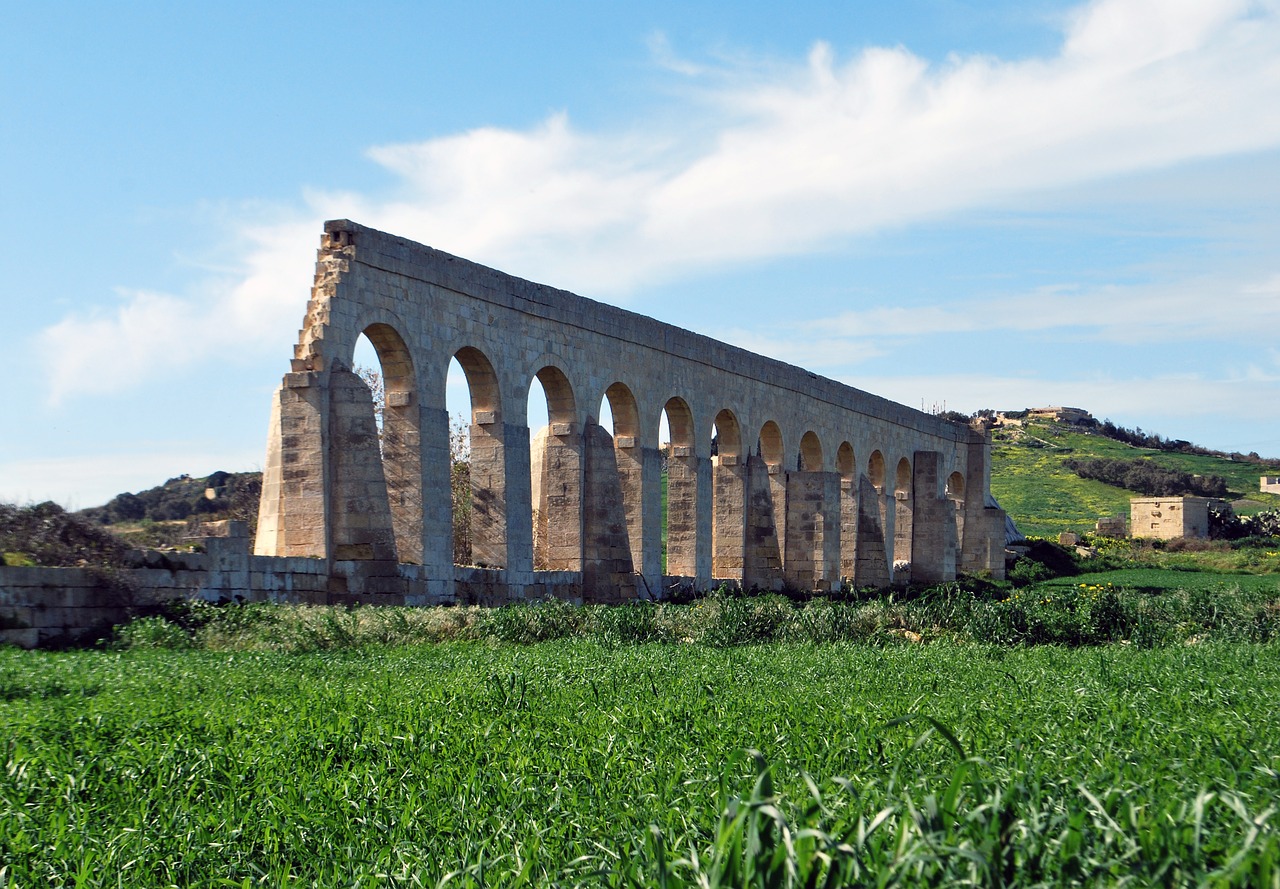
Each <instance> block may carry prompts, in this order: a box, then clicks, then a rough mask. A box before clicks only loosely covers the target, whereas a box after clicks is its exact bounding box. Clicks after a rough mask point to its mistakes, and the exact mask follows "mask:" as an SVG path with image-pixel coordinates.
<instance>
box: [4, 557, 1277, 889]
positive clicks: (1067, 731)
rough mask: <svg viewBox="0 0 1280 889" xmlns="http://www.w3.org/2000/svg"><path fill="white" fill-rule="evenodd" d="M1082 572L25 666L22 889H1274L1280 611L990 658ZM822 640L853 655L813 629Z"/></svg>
mask: <svg viewBox="0 0 1280 889" xmlns="http://www.w3.org/2000/svg"><path fill="white" fill-rule="evenodd" d="M1065 580H1066V579H1060V580H1059V581H1056V582H1055V583H1059V584H1062V585H1060V586H1057V587H1055V586H1053V585H1052V584H1050V585H1039V586H1035V587H1026V588H1023V589H1021V590H1017V591H1013V592H1010V593H1007V595H1008V596H1009V598H1008V599H1006V600H1003V601H992V602H986V601H984V600H982V599H981V598H980V597H975V596H974V595H971V594H968V593H963V592H961V591H959V590H953V591H952V592H951V594H950V595H948V596H946V597H944V598H945V599H950V600H954V601H951V602H950V603H949V604H948V603H946V602H943V601H940V600H938V598H937V597H936V596H935V597H933V598H930V597H924V598H921V599H917V600H913V601H912V602H907V603H898V604H895V605H892V606H889V605H885V604H883V603H880V604H876V603H855V602H848V603H830V602H825V603H824V602H818V601H814V602H807V603H792V602H787V601H783V600H778V599H777V598H776V597H759V598H726V597H712V598H711V599H709V600H703V601H702V602H700V603H698V604H695V605H687V606H670V607H668V611H669V612H670V613H665V612H664V611H663V610H662V609H663V608H664V606H643V607H641V606H632V607H630V608H621V609H574V608H572V607H571V606H563V605H542V606H522V607H518V608H511V609H502V610H500V611H497V612H483V613H482V612H480V611H479V610H478V609H477V610H474V611H473V610H467V609H435V610H432V611H430V612H428V611H427V610H417V611H414V610H410V609H403V610H397V609H356V610H354V611H343V610H341V609H312V610H309V611H300V610H297V609H285V608H275V609H272V608H263V609H252V608H251V609H236V608H231V609H221V610H220V609H209V611H211V612H213V614H208V613H205V614H201V615H198V616H196V617H191V616H189V615H188V616H185V617H184V616H183V615H171V617H172V618H173V620H167V619H165V618H151V619H149V620H148V621H143V622H140V623H138V624H135V625H134V626H133V627H132V628H130V629H127V630H125V631H123V632H122V633H121V634H119V637H118V640H117V646H118V647H119V649H120V650H108V649H102V650H81V651H68V652H23V651H18V650H3V651H0V757H2V758H3V766H4V771H3V773H2V774H0V862H2V863H0V886H24V887H25V886H37V885H39V886H120V885H123V886H132V887H152V886H155V887H161V886H196V885H199V886H218V885H223V886H313V885H319V886H441V885H448V886H476V887H478V886H519V885H564V886H573V885H584V886H654V887H657V886H685V885H687V886H695V885H698V886H919V885H981V886H1048V885H1067V884H1081V885H1102V886H1113V885H1173V886H1194V885H1222V886H1275V885H1277V881H1280V834H1278V833H1277V831H1276V824H1275V821H1276V817H1277V816H1276V804H1277V800H1280V732H1277V731H1276V730H1275V718H1274V713H1275V710H1274V707H1275V701H1276V700H1277V698H1278V697H1280V646H1277V645H1275V644H1274V643H1273V642H1269V641H1246V639H1247V637H1248V636H1249V634H1250V633H1251V632H1253V633H1255V635H1256V636H1257V637H1258V638H1259V639H1263V640H1265V639H1270V638H1273V636H1272V635H1271V630H1268V629H1265V628H1264V629H1263V630H1262V631H1258V630H1257V626H1261V625H1262V624H1257V621H1258V620H1259V617H1258V615H1263V616H1264V617H1265V615H1266V608H1267V607H1268V603H1269V602H1274V600H1275V598H1276V590H1275V589H1274V588H1271V589H1270V591H1268V590H1265V589H1264V590H1258V591H1255V592H1253V593H1249V592H1242V591H1239V590H1236V589H1233V590H1229V591H1223V590H1222V589H1221V588H1218V590H1217V592H1216V593H1214V594H1213V595H1214V596H1219V597H1220V596H1226V597H1227V598H1226V599H1224V600H1223V601H1226V602H1229V603H1230V604H1231V607H1232V609H1234V610H1240V609H1245V610H1246V611H1248V610H1249V609H1251V608H1252V609H1254V610H1253V611H1251V612H1250V613H1249V616H1248V620H1247V621H1243V620H1239V621H1238V620H1235V619H1234V618H1232V619H1230V620H1226V619H1223V620H1222V622H1221V623H1220V625H1218V626H1217V628H1214V626H1213V624H1212V619H1211V616H1207V615H1205V614H1204V613H1202V611H1199V610H1197V608H1199V606H1198V605H1196V601H1195V594H1194V593H1193V592H1184V593H1178V592H1176V591H1169V590H1162V591H1160V592H1159V593H1130V592H1128V591H1126V592H1125V593H1124V594H1123V595H1121V596H1119V597H1116V601H1117V602H1119V603H1121V604H1122V605H1124V606H1125V607H1127V608H1130V609H1131V610H1132V615H1133V616H1134V618H1135V620H1139V623H1134V624H1132V625H1131V626H1130V628H1129V638H1123V639H1118V640H1117V641H1114V642H1110V643H1101V644H1079V645H1074V646H1073V645H1068V644H1054V645H1034V644H1024V643H1016V642H1015V643H1012V644H1009V643H1006V644H993V643H990V642H976V641H972V639H974V638H976V635H977V634H978V633H979V632H986V633H988V634H992V635H993V637H994V636H996V635H998V634H999V632H1001V630H1000V627H1001V626H1004V627H1005V628H1006V629H1007V628H1009V627H1014V626H1015V625H1021V626H1022V627H1023V628H1024V629H1025V628H1026V626H1027V624H1026V622H1025V620H1026V619H1027V618H1029V617H1031V618H1035V619H1037V620H1041V621H1042V622H1044V621H1049V623H1046V624H1045V626H1047V627H1050V628H1051V627H1052V626H1056V625H1054V624H1052V621H1050V617H1051V616H1052V615H1053V614H1060V615H1062V614H1066V613H1067V609H1068V608H1069V609H1070V610H1071V611H1072V612H1080V611H1084V612H1086V613H1087V612H1088V611H1089V609H1090V607H1092V606H1091V604H1090V603H1091V602H1096V601H1098V600H1099V597H1100V596H1102V594H1101V593H1099V591H1098V590H1096V589H1090V587H1098V586H1099V584H1096V583H1090V582H1088V580H1087V579H1083V578H1072V579H1071V580H1072V581H1073V583H1072V584H1071V585H1069V586H1068V585H1065ZM1081 583H1083V584H1084V586H1083V587H1082V586H1081ZM1103 590H1104V591H1105V587H1103ZM1015 594H1016V595H1017V597H1018V598H1020V599H1021V598H1023V597H1025V599H1026V600H1032V599H1034V600H1035V601H1034V602H1031V601H1024V602H1023V603H1021V604H1019V602H1018V601H1017V600H1015V599H1014V598H1013V596H1014V595H1015ZM1179 596H1181V597H1183V599H1185V601H1183V602H1182V604H1181V605H1177V606H1176V607H1175V606H1174V605H1170V608H1171V613H1170V614H1169V615H1167V616H1166V617H1167V618H1168V620H1169V622H1168V623H1167V624H1166V625H1162V626H1163V629H1162V630H1161V631H1160V632H1158V633H1156V632H1148V633H1146V634H1145V635H1144V634H1143V632H1142V631H1140V630H1139V629H1137V628H1139V627H1140V617H1139V616H1140V614H1141V611H1142V608H1143V607H1146V606H1144V605H1142V603H1143V602H1146V601H1147V600H1151V599H1161V598H1166V599H1167V601H1168V602H1171V603H1172V602H1174V601H1175V600H1176V599H1178V598H1179ZM1073 597H1074V598H1073ZM1102 597H1103V598H1105V596H1102ZM1231 597H1235V598H1231ZM965 599H969V600H972V602H974V603H977V604H974V605H962V604H961V601H962V600H965ZM1068 599H1070V600H1071V601H1070V602H1069V603H1068V602H1067V600H1068ZM1045 600H1049V601H1047V602H1046V601H1045ZM895 608H896V609H898V610H897V611H893V610H892V609H895ZM965 608H968V609H969V610H970V611H971V612H972V614H973V615H985V616H986V617H984V618H981V619H979V618H974V617H972V616H971V617H970V618H968V619H967V620H970V621H971V623H969V624H962V623H961V621H962V620H963V619H964V618H963V612H964V609H965ZM988 608H991V609H995V608H1000V609H1004V611H1003V612H1002V613H1003V614H1004V615H1005V618H1006V621H1005V623H1004V624H992V623H991V614H992V613H993V612H991V611H988V610H986V609H988ZM868 609H880V611H878V612H875V613H877V614H879V618H878V619H877V620H878V621H879V624H878V625H876V624H877V621H876V620H872V619H871V618H869V617H868V616H867V615H868ZM397 612H399V614H398V616H396V614H397ZM842 613H843V615H844V619H843V621H841V620H839V619H837V615H840V614H842ZM948 614H950V615H951V620H952V622H953V628H952V629H947V628H946V626H945V622H946V620H947V615H948ZM1015 614H1020V615H1021V616H1022V617H1021V618H1020V619H1019V620H1022V623H1021V624H1019V623H1018V620H1013V619H1012V618H1011V617H1010V615H1015ZM605 615H608V616H605ZM806 615H807V616H806ZM859 615H861V617H860V618H859ZM1036 615H1039V617H1038V618H1036ZM1114 619H1118V618H1114ZM823 620H825V621H827V622H828V623H826V624H825V626H826V627H827V628H828V629H827V631H828V633H830V632H831V628H832V627H844V628H845V629H846V631H847V635H849V636H850V638H854V637H856V638H858V640H859V641H855V642H848V641H832V642H815V641H812V638H810V639H809V640H807V641H806V640H804V639H803V638H802V636H803V633H804V632H805V630H804V628H805V627H808V630H807V632H809V633H810V634H811V636H812V634H813V633H814V632H816V631H815V629H814V628H815V627H821V626H824V624H822V621H823ZM983 620H986V621H987V622H986V623H983ZM1061 620H1065V618H1060V619H1059V622H1061ZM184 621H185V623H184ZM1188 622H1190V623H1191V625H1189V626H1188V625H1187V624H1188ZM1197 622H1198V623H1197ZM1264 623H1265V621H1264ZM1085 625H1086V622H1085V621H1083V620H1082V621H1077V622H1076V623H1075V624H1072V625H1071V626H1074V627H1076V630H1072V632H1078V631H1079V628H1080V627H1084V626H1085ZM909 626H914V627H915V628H916V630H918V631H919V632H918V633H915V632H914V631H912V630H910V629H907V628H906V627H909ZM930 626H933V629H930ZM961 626H968V627H969V629H968V630H967V631H963V632H962V631H961V630H960V629H955V627H961ZM1251 627H1253V629H1250V628H1251ZM566 628H567V629H566ZM1060 629H1061V628H1060V627H1059V630H1060ZM1046 632H1047V630H1046ZM676 633H687V634H694V635H696V636H697V638H696V639H694V638H693V637H692V636H686V637H684V638H683V639H682V638H678V637H677V636H676V635H675V634H676ZM913 633H914V635H913ZM835 635H838V634H835ZM1081 638H1083V637H1081ZM432 639H434V640H441V639H445V640H452V641H429V640H432ZM646 639H662V640H665V641H645V640H646ZM762 639H768V640H769V641H758V640H762ZM913 639H915V640H923V641H911V640H913ZM930 639H932V640H933V641H932V642H929V640H930ZM379 640H381V641H379ZM406 640H413V641H415V642H416V644H410V645H406V644H402V643H403V642H405V641H406ZM538 640H542V641H538ZM753 640H755V641H753Z"/></svg>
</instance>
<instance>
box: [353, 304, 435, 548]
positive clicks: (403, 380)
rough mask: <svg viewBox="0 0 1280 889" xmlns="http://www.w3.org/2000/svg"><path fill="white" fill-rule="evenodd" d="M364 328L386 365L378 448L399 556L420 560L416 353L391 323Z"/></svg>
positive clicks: (376, 399) (419, 448)
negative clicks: (414, 357) (414, 355)
mask: <svg viewBox="0 0 1280 889" xmlns="http://www.w3.org/2000/svg"><path fill="white" fill-rule="evenodd" d="M362 333H363V335H364V336H365V338H366V339H368V340H369V342H370V343H371V344H372V345H373V348H374V351H375V352H376V353H377V355H378V364H379V365H380V366H381V368H382V381H381V382H382V392H381V396H380V400H381V402H382V403H381V405H379V404H377V401H378V400H379V397H378V395H377V394H376V393H375V395H374V400H375V404H374V409H375V411H377V409H378V408H381V410H382V417H381V429H380V432H379V436H380V438H379V449H380V452H381V456H382V472H383V476H384V478H385V480H386V486H387V502H388V506H389V507H390V509H391V526H392V531H393V533H394V536H395V546H396V558H397V560H398V561H400V562H408V563H412V564H421V563H422V559H423V541H422V527H423V525H422V521H423V516H422V506H423V490H422V486H423V482H422V449H421V444H420V442H421V423H422V415H421V411H420V409H419V407H420V404H419V402H420V397H419V394H418V392H417V377H416V375H415V373H414V366H413V357H412V355H411V354H410V352H409V347H408V346H407V345H406V344H405V341H404V338H403V337H402V336H401V335H400V333H399V331H397V330H396V328H395V327H393V326H392V325H391V324H388V323H385V322H381V321H378V322H374V323H371V324H369V325H368V326H367V327H365V328H364V330H363V331H362ZM366 382H367V381H366Z"/></svg>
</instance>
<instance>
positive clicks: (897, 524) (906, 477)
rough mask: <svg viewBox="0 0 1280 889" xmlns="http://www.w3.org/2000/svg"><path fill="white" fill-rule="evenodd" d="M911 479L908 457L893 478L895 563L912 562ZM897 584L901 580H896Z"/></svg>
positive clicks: (913, 510)
mask: <svg viewBox="0 0 1280 889" xmlns="http://www.w3.org/2000/svg"><path fill="white" fill-rule="evenodd" d="M912 488H913V485H912V478H911V461H910V460H908V459H907V458H906V457H902V458H901V459H899V460H898V466H897V469H896V470H895V471H894V476H893V502H894V519H893V561H894V562H908V563H909V562H910V561H911V539H912V534H913V533H914V528H915V522H914V516H915V509H914V503H913V500H912V498H913V496H914V493H915V492H914V491H913V490H912ZM894 580H895V582H897V581H899V580H900V578H898V577H896V576H895V578H894Z"/></svg>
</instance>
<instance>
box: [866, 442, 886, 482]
mask: <svg viewBox="0 0 1280 889" xmlns="http://www.w3.org/2000/svg"><path fill="white" fill-rule="evenodd" d="M867 478H869V479H870V480H871V484H873V485H875V486H876V490H877V491H884V454H882V453H880V452H879V451H878V450H877V451H872V452H871V456H870V457H868V458H867Z"/></svg>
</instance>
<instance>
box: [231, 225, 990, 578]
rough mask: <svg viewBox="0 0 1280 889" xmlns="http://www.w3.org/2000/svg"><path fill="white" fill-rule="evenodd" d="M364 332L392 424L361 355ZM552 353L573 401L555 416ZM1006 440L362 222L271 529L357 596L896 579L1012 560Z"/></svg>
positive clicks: (287, 415) (295, 394)
mask: <svg viewBox="0 0 1280 889" xmlns="http://www.w3.org/2000/svg"><path fill="white" fill-rule="evenodd" d="M362 333H363V334H365V335H366V336H367V337H368V339H369V340H370V341H371V342H372V343H373V344H374V346H375V348H376V349H377V352H378V356H379V359H380V362H381V364H382V369H383V377H384V383H385V388H386V396H385V408H384V414H383V425H382V432H381V439H380V438H379V432H378V429H377V426H376V423H375V414H374V405H373V400H372V396H371V394H370V391H369V389H368V387H367V386H366V385H365V384H364V383H363V382H362V381H361V379H360V378H359V377H358V376H357V375H356V374H355V373H354V372H353V370H352V355H353V351H354V349H355V346H356V340H357V338H358V337H359V336H360V335H361V334H362ZM452 358H456V359H457V360H458V362H459V364H460V365H461V366H462V368H463V370H464V372H465V375H466V380H467V385H468V388H469V390H470V394H471V417H470V421H471V424H470V435H471V457H470V458H471V469H470V474H471V486H472V512H471V534H472V540H473V543H472V553H473V556H472V561H473V562H474V563H475V565H473V566H455V565H454V561H453V519H452V505H451V498H450V495H449V491H450V472H451V460H450V449H449V435H450V421H449V415H448V412H447V409H446V406H445V384H446V377H447V374H448V368H449V364H450V359H452ZM535 377H536V378H537V380H538V381H539V382H540V383H541V385H542V388H543V390H544V392H545V393H546V396H547V406H548V421H549V422H548V426H547V428H546V429H545V430H544V431H542V432H541V433H540V434H538V435H536V436H534V437H533V438H532V439H531V435H530V430H529V427H528V420H527V416H526V406H527V403H528V396H529V391H530V386H531V385H532V382H533V380H534V378H535ZM605 399H607V403H608V405H609V408H610V412H611V413H612V418H613V431H612V433H610V432H609V431H608V430H607V429H606V428H604V427H602V426H601V425H600V417H599V413H600V406H601V403H602V401H603V400H605ZM664 410H665V412H666V416H667V421H668V427H669V431H670V439H671V441H670V448H669V450H668V452H667V453H666V454H665V455H664V453H663V451H662V450H661V449H660V444H659V440H658V438H659V419H660V417H661V416H662V413H663V411H664ZM988 452H989V443H988V439H987V435H986V430H985V428H983V427H982V426H981V425H977V426H975V427H973V428H969V427H966V426H961V425H957V424H955V423H951V422H948V421H945V420H942V419H941V418H938V417H935V416H931V415H929V414H925V413H923V412H920V411H916V410H912V409H910V408H908V407H905V406H902V405H899V404H895V403H893V402H890V401H888V400H886V399H883V398H878V397H876V396H874V395H870V394H868V393H866V392H862V391H859V390H857V389H854V388H851V387H848V386H845V385H842V384H840V383H837V382H834V381H832V380H829V379H825V378H823V377H819V376H817V375H815V374H812V373H809V372H807V371H805V370H802V369H801V368H798V367H794V366H791V365H787V364H783V363H781V362H778V361H774V360H772V359H768V358H765V357H763V356H760V355H756V354H753V353H751V352H747V351H745V350H743V349H739V348H736V347H734V346H730V345H727V344H725V343H721V342H717V341H715V340H712V339H709V338H708V337H704V336H700V335H697V334H694V333H691V332H689V331H687V330H683V329H680V328H678V327H675V326H672V325H669V324H663V323H660V322H658V321H655V320H653V319H651V318H647V317H644V316H642V315H638V314H635V313H633V312H628V311H625V310H622V309H618V308H615V307H612V306H608V305H604V304H601V303H597V302H593V301H591V300H588V299H584V298H582V297H579V296H576V295H574V294H571V293H567V292H565V291H561V290H556V289H553V288H551V287H546V286H543V285H539V284H534V283H531V282H529V281H525V280H522V279H519V278H515V277H512V276H509V275H506V274H503V273H501V272H498V271H495V270H493V269H489V268H486V267H484V266H480V265H477V264H475V263H472V262H468V261H466V260H464V259H459V258H457V257H454V256H450V255H448V254H446V253H442V252H440V251H437V250H433V249H431V248H429V247H425V246H422V245H420V244H415V243H413V242H411V241H407V240H404V239H401V238H397V237H394V236H391V235H388V234H384V233H382V232H379V231H375V230H373V229H370V228H366V227H363V226H360V225H357V224H355V223H352V222H349V221H346V220H339V221H332V222H328V223H326V225H325V233H324V235H323V238H322V242H321V248H320V251H319V255H318V262H317V266H316V278H315V285H314V288H313V290H312V295H311V299H310V301H309V302H308V305H307V314H306V320H305V322H304V326H303V329H302V331H301V332H300V335H299V340H298V343H297V345H296V347H295V349H294V357H293V360H292V367H291V371H290V372H289V373H288V374H286V375H285V377H284V381H283V383H282V384H281V386H280V388H279V389H278V390H277V392H276V395H275V399H274V402H273V408H272V418H271V429H270V435H269V440H268V450H267V461H266V468H265V472H264V477H263V495H262V502H261V507H260V511H259V522H258V533H257V539H256V542H255V551H256V553H257V554H258V555H270V556H309V557H316V558H321V559H325V560H327V564H328V571H329V576H330V590H331V593H334V594H336V595H338V596H342V595H349V596H360V597H364V596H370V595H373V596H376V595H378V594H392V595H395V596H396V598H397V601H406V602H410V603H415V602H439V601H485V602H503V601H511V600H515V599H521V598H526V597H537V596H542V595H557V596H564V597H568V598H576V599H582V600H585V601H624V600H627V599H630V598H634V597H656V596H659V595H660V594H661V591H662V590H663V589H664V588H665V587H666V586H667V585H670V584H671V583H673V582H676V580H679V581H685V582H691V583H694V584H696V585H697V586H698V587H700V588H708V587H710V586H712V585H714V584H716V583H718V582H720V581H731V582H736V583H739V584H743V585H745V586H748V587H750V586H758V587H761V588H774V589H777V588H781V587H783V586H784V585H790V586H794V587H797V588H803V589H829V588H832V587H835V586H837V585H838V584H840V583H841V582H842V581H845V582H851V583H853V584H855V585H859V586H861V585H879V586H884V585H888V584H890V583H891V582H899V583H900V582H902V581H903V580H904V579H905V577H904V575H905V573H906V571H907V569H905V568H903V567H902V563H909V564H910V568H909V576H910V579H911V580H912V581H914V582H936V581H942V580H947V579H951V578H953V577H954V576H955V574H956V572H957V570H961V571H966V572H990V573H991V574H992V575H994V576H1002V573H1003V567H1004V560H1003V558H1004V514H1003V513H1002V512H1001V511H1000V510H999V509H997V508H995V507H994V506H991V505H989V503H991V501H990V500H989V495H988V489H989V468H988ZM664 457H665V462H666V477H667V486H666V489H667V508H666V510H665V512H666V519H665V521H666V526H665V529H664V526H663V522H664V508H663V483H662V479H663V462H664ZM535 522H536V524H537V527H536V528H535ZM664 531H665V534H664ZM664 537H665V540H666V565H665V568H664V565H663V541H664ZM895 561H896V562H898V563H899V568H898V571H899V574H898V576H897V577H894V576H893V572H894V563H895ZM673 578H675V580H673ZM400 597H403V598H402V599H401V598H400Z"/></svg>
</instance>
